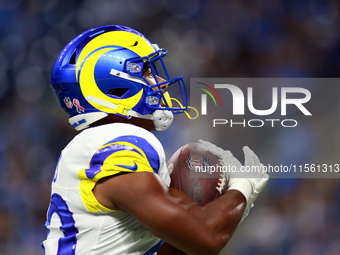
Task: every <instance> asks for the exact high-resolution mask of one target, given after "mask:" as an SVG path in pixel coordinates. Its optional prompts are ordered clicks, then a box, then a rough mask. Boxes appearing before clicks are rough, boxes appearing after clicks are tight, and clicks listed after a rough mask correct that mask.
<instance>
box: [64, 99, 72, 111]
mask: <svg viewBox="0 0 340 255" xmlns="http://www.w3.org/2000/svg"><path fill="white" fill-rule="evenodd" d="M64 103H65V104H66V106H67V108H70V109H71V108H72V106H73V104H72V101H71V99H70V98H69V97H65V98H64Z"/></svg>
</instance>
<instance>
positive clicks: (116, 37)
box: [42, 25, 268, 255]
mask: <svg viewBox="0 0 340 255" xmlns="http://www.w3.org/2000/svg"><path fill="white" fill-rule="evenodd" d="M166 54H167V51H166V50H164V49H162V48H159V47H158V46H157V45H156V44H151V43H150V42H149V41H148V40H147V39H146V38H145V37H144V36H143V35H142V34H141V33H139V32H137V31H135V30H133V29H131V28H128V27H124V26H118V25H108V26H101V27H98V28H94V29H91V30H89V31H86V32H84V33H82V34H80V35H79V36H78V37H76V38H75V39H73V40H72V41H71V42H70V43H69V44H68V45H67V46H66V47H65V48H64V49H63V50H62V52H61V53H60V55H59V57H58V59H57V61H56V63H55V65H54V68H53V72H52V79H51V84H52V87H53V89H54V91H55V93H56V96H57V98H58V100H59V103H60V106H61V107H62V108H63V110H64V111H65V112H66V113H67V114H68V116H69V122H70V124H71V126H72V127H73V128H75V129H76V130H78V131H82V132H80V133H79V134H78V135H77V136H76V137H75V138H74V139H73V140H72V141H71V142H70V143H69V144H68V145H67V146H66V147H65V149H64V150H63V151H62V153H61V155H60V158H59V161H58V164H57V167H56V170H55V174H54V177H53V181H52V194H51V201H50V206H49V209H48V212H47V221H46V224H45V225H46V227H47V229H48V235H47V238H46V240H45V241H44V242H43V243H42V247H43V249H44V252H45V254H46V255H57V254H64V255H69V254H70V255H71V254H74V255H76V254H101V255H105V254H110V255H111V254H112V255H113V254H154V253H156V252H157V250H158V249H159V247H160V245H161V244H162V242H163V241H165V242H166V243H168V244H170V245H171V246H173V247H176V248H177V249H179V250H181V251H183V252H185V253H188V254H217V253H219V251H220V250H221V249H222V248H223V247H224V246H225V244H226V243H227V242H228V240H229V239H230V238H231V235H232V233H233V231H234V230H235V229H236V227H237V226H238V224H239V222H240V221H241V219H242V218H244V217H245V216H246V215H247V212H248V211H249V209H250V207H251V205H252V204H253V202H254V200H255V199H256V197H257V195H258V193H259V192H260V191H261V190H262V189H263V187H264V186H265V184H266V182H267V179H268V177H267V176H266V175H262V174H259V175H258V176H253V177H257V178H248V179H245V178H237V176H232V175H230V176H228V178H229V180H230V181H229V188H228V191H227V192H225V194H224V195H222V196H221V197H219V198H218V199H216V200H214V201H212V202H210V203H208V204H207V205H205V206H199V205H197V204H195V203H194V202H193V200H192V199H191V198H190V197H188V196H187V195H185V194H184V193H183V192H181V191H179V190H175V189H171V188H169V187H168V186H169V184H170V177H169V173H168V169H167V166H166V160H165V154H164V150H163V147H162V145H161V143H160V142H159V141H158V140H157V138H156V137H155V136H154V135H153V134H152V133H151V132H150V131H152V130H158V131H163V130H166V129H167V128H168V127H169V126H170V125H171V123H172V121H173V113H183V112H186V111H187V109H188V105H187V94H186V89H185V85H184V82H183V77H177V78H170V76H169V74H168V72H167V70H166V66H165V64H164V62H163V57H164V56H165V55H166ZM170 87H171V88H175V89H176V88H177V89H178V91H179V93H178V94H175V95H176V96H177V98H176V99H174V98H171V97H170V95H169V93H168V92H167V89H170ZM173 102H176V105H177V106H174V105H173ZM201 143H203V144H204V145H205V146H207V147H208V149H209V150H210V151H211V152H212V153H213V154H215V155H217V156H218V157H219V158H220V159H221V160H223V162H224V163H225V164H234V165H237V166H240V165H241V164H240V163H239V162H238V161H237V160H236V159H235V158H234V157H233V156H232V154H231V153H230V152H228V151H223V150H222V149H220V148H218V147H216V146H215V145H213V144H210V143H208V142H205V141H201ZM245 157H246V164H251V165H253V164H257V165H260V161H259V160H258V158H257V157H256V155H255V154H254V153H253V152H252V151H250V150H249V149H248V148H245ZM169 247H170V246H169ZM166 253H168V251H167V249H166V246H165V245H164V249H163V252H162V254H166Z"/></svg>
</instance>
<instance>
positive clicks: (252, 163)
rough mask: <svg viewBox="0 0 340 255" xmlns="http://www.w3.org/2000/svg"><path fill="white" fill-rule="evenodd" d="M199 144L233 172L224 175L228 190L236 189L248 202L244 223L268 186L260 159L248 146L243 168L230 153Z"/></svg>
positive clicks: (244, 148) (205, 143)
mask: <svg viewBox="0 0 340 255" xmlns="http://www.w3.org/2000/svg"><path fill="white" fill-rule="evenodd" d="M198 142H199V143H201V144H203V145H204V146H205V147H206V148H207V150H208V151H209V152H210V153H212V154H213V155H215V156H216V157H218V158H219V159H220V160H221V161H222V162H223V165H224V166H228V169H231V171H228V172H225V173H224V175H225V177H226V178H227V179H228V180H229V183H228V190H232V189H235V190H238V191H240V192H241V193H242V194H243V195H244V197H245V198H246V200H247V205H246V209H245V211H244V214H243V217H242V219H241V221H243V220H244V218H245V217H246V216H247V215H248V213H249V210H250V209H251V208H252V207H253V206H254V204H253V203H254V201H255V200H256V198H257V197H258V195H259V194H260V193H261V191H262V190H263V189H264V187H265V186H266V184H267V182H268V179H269V175H268V174H266V173H264V172H263V171H262V164H261V162H260V160H259V158H258V157H257V156H256V154H255V153H254V152H253V151H252V150H251V149H249V147H248V146H245V147H243V152H244V156H245V164H244V166H242V164H241V163H240V162H239V161H238V160H237V159H236V158H235V157H234V156H233V154H232V153H231V152H230V151H225V150H223V149H221V148H219V147H217V146H216V145H214V144H212V143H210V142H207V141H203V140H199V141H198ZM245 170H247V171H245ZM250 170H252V171H250Z"/></svg>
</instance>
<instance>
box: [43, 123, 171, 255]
mask: <svg viewBox="0 0 340 255" xmlns="http://www.w3.org/2000/svg"><path fill="white" fill-rule="evenodd" d="M143 171H147V172H152V173H154V174H158V175H159V176H160V177H161V179H162V180H163V181H164V182H165V183H166V184H167V185H168V186H169V184H170V176H169V173H168V169H167V166H166V162H165V154H164V150H163V147H162V145H161V143H160V142H159V141H158V139H157V138H156V137H155V136H154V135H153V134H151V133H150V132H148V131H147V130H145V129H142V128H139V127H136V126H133V125H130V124H121V123H115V124H108V125H103V126H99V127H94V128H89V129H86V130H84V131H83V132H81V133H80V134H78V135H77V136H76V137H75V138H74V139H73V140H72V141H71V142H70V143H69V144H68V145H67V147H66V148H65V149H64V150H63V151H62V154H61V155H60V158H59V161H58V165H57V168H56V171H55V175H54V178H53V181H52V196H51V203H50V206H49V210H48V212H47V222H46V227H47V228H48V235H47V239H46V240H45V241H44V242H43V243H42V247H43V249H44V251H45V254H46V255H57V254H63V255H80V254H86V255H94V254H96V255H97V254H98V255H99V254H100V255H106V254H107V255H113V254H120V255H121V254H124V255H125V254H136V255H137V254H152V253H153V252H154V251H156V250H157V246H159V243H160V239H159V238H158V237H156V236H154V235H153V234H152V233H150V232H149V231H148V230H147V229H145V228H144V227H143V226H142V225H141V224H140V223H139V222H138V221H137V220H136V219H135V218H133V217H132V216H131V215H130V214H129V213H127V212H123V211H114V210H110V209H109V208H106V207H104V206H102V205H101V204H99V202H98V201H97V200H96V198H95V196H94V195H93V193H92V189H93V188H94V186H95V184H96V183H97V181H98V180H99V179H101V178H103V177H107V176H112V175H116V174H118V173H123V172H143Z"/></svg>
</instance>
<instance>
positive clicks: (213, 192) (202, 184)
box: [167, 143, 227, 205]
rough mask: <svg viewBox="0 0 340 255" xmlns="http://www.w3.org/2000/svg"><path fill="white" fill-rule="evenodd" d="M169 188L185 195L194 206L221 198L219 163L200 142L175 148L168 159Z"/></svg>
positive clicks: (223, 186) (223, 184)
mask: <svg viewBox="0 0 340 255" xmlns="http://www.w3.org/2000/svg"><path fill="white" fill-rule="evenodd" d="M167 165H168V169H169V171H170V173H171V174H170V176H171V184H170V187H171V188H176V189H179V190H181V191H183V192H184V193H186V194H187V195H189V196H190V197H191V198H192V199H193V200H194V201H195V202H196V203H198V204H200V205H205V204H206V203H208V202H211V201H213V200H214V199H216V198H217V197H219V196H221V195H222V194H223V193H224V192H225V191H226V188H227V180H226V178H224V177H223V176H222V174H221V171H220V170H221V169H222V164H221V162H220V160H219V159H218V158H217V157H216V156H214V155H213V154H211V153H210V152H209V151H207V149H206V148H205V147H204V146H203V145H202V144H200V143H189V144H186V145H184V146H182V147H181V148H179V149H178V150H177V151H176V152H175V153H174V154H173V155H172V156H171V158H170V159H169V161H168V164H167Z"/></svg>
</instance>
